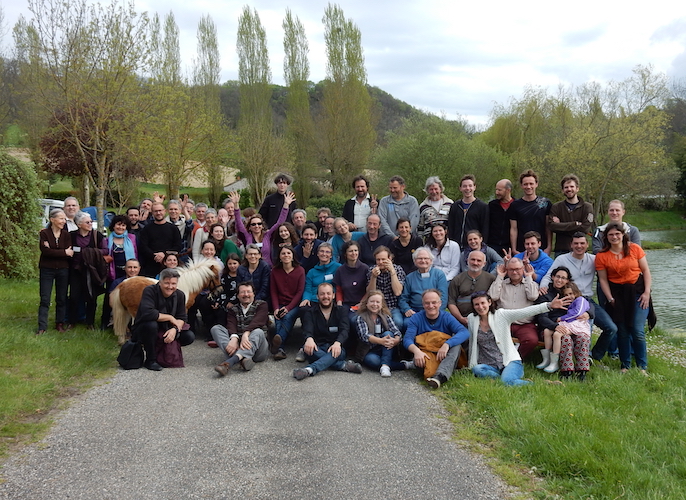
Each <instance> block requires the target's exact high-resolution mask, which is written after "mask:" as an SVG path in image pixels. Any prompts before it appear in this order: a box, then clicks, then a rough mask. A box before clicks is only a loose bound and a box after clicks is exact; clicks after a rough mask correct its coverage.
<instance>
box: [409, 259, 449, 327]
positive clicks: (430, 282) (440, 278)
mask: <svg viewBox="0 0 686 500" xmlns="http://www.w3.org/2000/svg"><path fill="white" fill-rule="evenodd" d="M412 257H413V259H414V261H415V267H416V268H417V270H416V271H412V272H411V273H410V274H408V275H407V277H406V278H405V286H404V287H403V293H402V294H401V295H400V299H398V307H399V308H400V311H401V312H402V313H403V315H404V316H405V318H411V317H412V315H413V314H415V313H418V312H419V311H421V310H422V308H423V306H422V294H423V293H424V292H425V291H426V290H429V289H430V288H435V289H436V290H438V291H439V292H441V299H442V302H441V310H443V309H445V308H446V307H447V305H448V281H447V280H446V279H445V273H444V272H443V271H440V270H439V269H436V268H435V267H433V262H434V256H433V254H432V253H431V250H429V247H419V248H418V249H417V250H415V252H414V253H413V254H412ZM404 322H407V319H404ZM398 328H401V329H403V325H398Z"/></svg>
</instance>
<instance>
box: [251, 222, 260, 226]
mask: <svg viewBox="0 0 686 500" xmlns="http://www.w3.org/2000/svg"><path fill="white" fill-rule="evenodd" d="M250 225H251V226H261V225H262V223H261V222H251V223H250Z"/></svg>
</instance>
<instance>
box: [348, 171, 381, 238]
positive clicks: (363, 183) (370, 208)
mask: <svg viewBox="0 0 686 500" xmlns="http://www.w3.org/2000/svg"><path fill="white" fill-rule="evenodd" d="M353 189H354V190H355V196H353V197H352V198H350V199H349V200H348V201H346V202H345V205H343V218H344V219H345V220H347V221H348V225H349V226H350V230H351V231H362V228H363V227H365V224H366V223H367V219H368V218H369V215H370V214H375V213H376V209H377V208H378V206H379V202H378V201H377V200H376V195H371V196H370V194H369V180H367V178H366V177H365V176H364V175H358V176H357V177H355V178H354V179H353ZM351 223H352V224H351Z"/></svg>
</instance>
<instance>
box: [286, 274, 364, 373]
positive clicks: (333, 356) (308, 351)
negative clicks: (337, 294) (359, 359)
mask: <svg viewBox="0 0 686 500" xmlns="http://www.w3.org/2000/svg"><path fill="white" fill-rule="evenodd" d="M302 322H303V334H304V335H305V346H304V350H305V355H306V356H307V361H308V362H309V364H308V365H307V366H306V367H305V368H296V369H295V370H293V377H294V378H295V379H296V380H303V379H305V378H307V377H310V376H314V375H316V374H317V373H319V372H321V371H324V370H326V369H328V368H331V369H333V370H340V371H344V372H350V373H362V366H360V364H359V363H355V362H353V361H345V349H343V344H345V341H346V340H347V339H348V333H349V331H350V322H349V320H348V312H347V311H346V310H345V308H344V307H342V306H337V305H334V289H333V285H332V284H331V283H321V284H320V285H319V286H318V287H317V302H316V303H313V304H312V307H311V308H309V309H308V310H306V311H305V313H304V314H303V317H302Z"/></svg>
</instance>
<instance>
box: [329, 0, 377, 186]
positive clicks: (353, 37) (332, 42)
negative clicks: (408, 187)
mask: <svg viewBox="0 0 686 500" xmlns="http://www.w3.org/2000/svg"><path fill="white" fill-rule="evenodd" d="M322 21H323V23H324V27H325V31H324V39H325V42H326V55H327V59H328V61H327V65H326V73H327V79H326V82H325V84H324V92H323V94H324V96H323V99H322V111H321V113H320V115H319V117H318V120H317V131H318V140H317V146H318V149H319V159H320V162H321V164H322V165H323V166H324V167H325V168H327V169H329V171H330V174H331V184H332V187H333V189H334V190H337V189H340V188H342V187H343V186H345V185H347V184H348V183H349V182H350V180H351V179H352V178H353V177H354V176H355V175H357V174H359V173H360V172H361V171H362V170H363V169H364V168H365V167H366V165H367V161H368V160H369V155H370V153H371V151H372V148H373V147H374V142H375V140H376V132H375V130H374V113H373V107H374V105H373V101H372V98H371V96H370V95H369V91H368V90H367V71H366V69H365V66H364V55H363V53H362V34H361V33H360V30H359V28H358V27H357V26H356V25H355V23H353V22H352V21H351V20H348V19H346V18H345V15H344V14H343V10H342V9H341V8H340V7H339V6H338V5H336V4H329V5H328V7H327V9H326V11H325V13H324V18H323V20H322Z"/></svg>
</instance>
